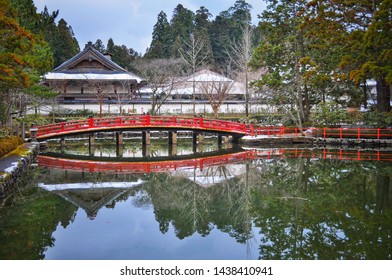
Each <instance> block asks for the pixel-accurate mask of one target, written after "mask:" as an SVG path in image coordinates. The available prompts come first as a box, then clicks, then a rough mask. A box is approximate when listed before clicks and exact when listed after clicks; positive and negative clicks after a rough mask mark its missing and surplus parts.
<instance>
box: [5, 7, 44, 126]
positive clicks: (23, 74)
mask: <svg viewBox="0 0 392 280" xmlns="http://www.w3.org/2000/svg"><path fill="white" fill-rule="evenodd" d="M50 61H51V60H50V56H49V52H48V48H47V45H46V44H45V42H43V41H42V40H41V38H40V37H38V36H36V35H34V34H32V33H31V32H29V31H28V30H26V29H25V28H23V27H22V26H21V25H20V24H19V23H18V20H17V16H16V15H15V14H14V13H13V11H12V10H11V8H10V5H9V2H8V0H0V107H1V109H2V111H3V112H5V113H3V114H1V116H2V121H6V120H7V119H8V117H9V113H10V110H11V109H12V107H13V106H14V105H15V104H14V102H13V100H14V99H13V98H12V96H13V95H14V94H17V93H18V92H19V91H21V92H23V91H26V89H28V88H30V89H31V88H33V87H34V86H35V85H36V82H37V81H38V78H39V74H42V72H43V71H45V70H47V68H48V64H47V63H48V62H49V63H50ZM19 109H20V110H23V108H22V107H21V108H19Z"/></svg>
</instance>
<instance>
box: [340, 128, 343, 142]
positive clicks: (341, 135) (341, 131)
mask: <svg viewBox="0 0 392 280" xmlns="http://www.w3.org/2000/svg"><path fill="white" fill-rule="evenodd" d="M342 139H343V128H340V140H342Z"/></svg>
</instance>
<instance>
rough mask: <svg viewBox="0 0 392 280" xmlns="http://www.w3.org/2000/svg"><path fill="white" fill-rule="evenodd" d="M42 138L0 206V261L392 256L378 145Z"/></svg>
mask: <svg viewBox="0 0 392 280" xmlns="http://www.w3.org/2000/svg"><path fill="white" fill-rule="evenodd" d="M190 142H191V141H188V140H181V141H180V142H179V143H178V145H177V146H176V147H174V148H173V147H172V148H168V146H167V145H166V144H165V143H164V142H163V141H159V140H154V141H153V144H152V145H151V147H148V148H146V147H142V146H141V145H140V143H139V141H132V140H126V141H125V145H124V147H123V148H122V149H120V150H119V149H116V147H115V146H113V145H112V141H108V142H98V143H97V145H96V147H95V148H94V149H89V148H88V146H87V145H86V144H82V145H81V144H80V143H79V142H77V143H72V142H68V144H67V145H66V147H63V148H61V147H60V146H59V145H58V144H57V143H50V145H49V149H48V150H47V151H45V153H43V154H41V155H40V157H39V158H38V164H37V167H35V168H33V169H32V170H31V171H30V172H29V174H28V176H26V178H25V180H23V181H22V182H21V184H20V186H18V188H17V190H16V191H15V193H14V194H13V195H12V196H11V197H9V198H8V199H7V200H6V202H5V205H4V206H3V207H2V208H0V259H3V260H6V259H58V260H66V259H91V260H96V259H98V260H101V259H104V260H105V259H116V260H120V259H139V260H148V259H167V260H169V259H206V260H208V259H332V260H335V259H392V180H391V177H392V165H391V158H392V155H391V153H389V152H388V151H383V150H381V151H380V150H357V149H356V150H325V149H320V150H318V149H298V148H297V149H293V148H243V147H232V146H225V147H219V148H218V147H217V146H216V144H214V141H212V140H211V141H210V142H209V141H206V142H205V144H204V145H203V146H198V147H195V148H193V147H192V146H191V145H189V143H190Z"/></svg>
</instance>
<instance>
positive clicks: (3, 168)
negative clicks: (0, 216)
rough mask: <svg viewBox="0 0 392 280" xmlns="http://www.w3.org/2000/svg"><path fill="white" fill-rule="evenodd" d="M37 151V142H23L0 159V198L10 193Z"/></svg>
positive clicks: (33, 159)
mask: <svg viewBox="0 0 392 280" xmlns="http://www.w3.org/2000/svg"><path fill="white" fill-rule="evenodd" d="M38 152H39V143H24V144H22V145H20V146H19V147H18V148H17V149H16V150H14V151H12V152H11V153H9V154H7V155H6V156H4V157H2V158H1V159H0V200H3V199H4V198H5V197H6V196H7V195H8V194H9V193H11V191H12V189H13V188H14V187H15V185H16V184H17V183H18V181H19V180H20V179H21V178H22V177H23V175H24V173H25V172H26V171H27V169H28V168H29V166H30V165H31V163H33V162H34V161H35V158H36V156H37V155H38Z"/></svg>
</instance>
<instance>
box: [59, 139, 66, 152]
mask: <svg viewBox="0 0 392 280" xmlns="http://www.w3.org/2000/svg"><path fill="white" fill-rule="evenodd" d="M60 149H61V153H62V154H64V153H65V138H64V137H61V139H60Z"/></svg>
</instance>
